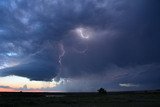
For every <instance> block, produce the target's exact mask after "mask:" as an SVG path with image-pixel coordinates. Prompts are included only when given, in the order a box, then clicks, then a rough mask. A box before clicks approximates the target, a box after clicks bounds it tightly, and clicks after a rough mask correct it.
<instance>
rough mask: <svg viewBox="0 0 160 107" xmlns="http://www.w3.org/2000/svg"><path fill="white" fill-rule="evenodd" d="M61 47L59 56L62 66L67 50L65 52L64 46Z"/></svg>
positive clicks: (60, 45)
mask: <svg viewBox="0 0 160 107" xmlns="http://www.w3.org/2000/svg"><path fill="white" fill-rule="evenodd" d="M59 47H60V51H61V52H60V54H59V61H58V62H59V64H60V65H62V58H63V56H64V55H65V50H64V46H63V44H62V43H60V44H59Z"/></svg>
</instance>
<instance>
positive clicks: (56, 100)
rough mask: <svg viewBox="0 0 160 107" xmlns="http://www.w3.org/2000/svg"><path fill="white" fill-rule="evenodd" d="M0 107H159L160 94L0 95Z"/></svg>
mask: <svg viewBox="0 0 160 107" xmlns="http://www.w3.org/2000/svg"><path fill="white" fill-rule="evenodd" d="M0 107H160V92H110V93H107V94H99V93H24V92H23V93H22V92H19V93H0Z"/></svg>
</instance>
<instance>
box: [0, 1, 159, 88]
mask: <svg viewBox="0 0 160 107" xmlns="http://www.w3.org/2000/svg"><path fill="white" fill-rule="evenodd" d="M159 4H160V3H159V1H158V0H153V1H150V0H136V1H127V0H122V1H118V0H108V1H106V0H70V1H66V0H34V1H31V0H8V1H6V0H1V1H0V16H1V17H0V58H1V60H0V66H1V68H4V67H5V66H6V64H8V65H7V66H6V68H4V69H1V70H0V71H1V72H0V75H1V76H7V75H18V76H23V77H27V78H29V79H31V80H45V81H50V80H52V78H54V77H56V76H57V75H58V76H57V77H56V78H71V79H73V80H74V81H75V82H72V84H77V83H80V82H83V81H81V80H86V81H88V82H89V83H90V87H96V86H99V85H97V84H98V83H100V82H102V81H103V82H102V85H100V86H104V87H106V86H108V85H107V84H109V85H110V86H112V85H113V84H119V83H122V84H123V83H133V84H145V83H144V82H143V81H146V80H147V81H148V82H149V81H150V83H152V81H153V82H154V81H156V82H154V84H155V86H156V87H159V85H158V80H157V77H156V78H154V76H155V75H157V76H159V75H160V73H159V72H158V71H159V68H158V67H159V63H160V51H159V46H160V43H159V40H160V36H159V35H160V32H159V28H160V27H159V24H160V21H159V19H160V13H159V10H160V8H159ZM79 26H81V27H86V28H89V29H91V32H92V34H93V35H94V36H93V38H92V39H90V40H82V39H80V38H76V37H75V35H76V34H75V33H73V32H72V31H73V30H75V29H76V28H77V27H79ZM91 36H92V35H91ZM60 45H61V46H62V45H63V49H60V48H62V47H60ZM63 54H64V55H63ZM60 55H63V56H62V57H59V56H60ZM59 58H61V59H62V60H61V62H62V63H61V64H60V63H59V60H60V59H59ZM14 63H16V65H15V64H14ZM148 65H151V66H148ZM144 66H147V69H146V68H145V67H144ZM137 67H140V68H138V70H137ZM131 68H132V69H131ZM126 69H127V70H126ZM136 70H137V71H136ZM142 71H146V72H147V73H146V72H145V74H144V75H142V74H141V72H142ZM152 72H153V75H152V76H149V75H150V73H152ZM104 74H105V75H107V74H108V75H111V77H110V76H104ZM123 74H124V75H123ZM93 75H94V76H93ZM102 75H103V78H104V79H101V76H102ZM115 75H120V77H121V78H119V79H118V80H117V79H115V78H113V77H115ZM121 75H123V76H121ZM132 76H135V78H136V80H137V81H134V79H130V78H129V77H132ZM89 77H90V80H89V79H87V78H89ZM106 78H110V79H106ZM141 78H142V79H141ZM94 79H96V83H95V81H93V80H94ZM76 80H77V81H78V82H76ZM105 81H110V82H111V83H105ZM137 82H138V83H137ZM89 83H87V85H88V84H89ZM145 85H146V86H147V84H145ZM88 86H89V85H88ZM140 86H141V85H140ZM149 86H150V85H149ZM69 87H71V86H69ZM144 87H145V86H144ZM150 87H152V86H150ZM93 89H94V88H93ZM77 90H78V89H77Z"/></svg>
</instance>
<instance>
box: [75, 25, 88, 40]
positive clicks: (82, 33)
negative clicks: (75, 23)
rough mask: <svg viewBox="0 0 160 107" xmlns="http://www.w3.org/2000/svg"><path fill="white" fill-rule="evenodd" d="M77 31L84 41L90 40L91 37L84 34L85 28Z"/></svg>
mask: <svg viewBox="0 0 160 107" xmlns="http://www.w3.org/2000/svg"><path fill="white" fill-rule="evenodd" d="M77 31H78V32H79V34H80V36H81V37H82V38H84V39H88V38H89V35H87V34H85V33H84V29H83V28H79V29H77Z"/></svg>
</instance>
